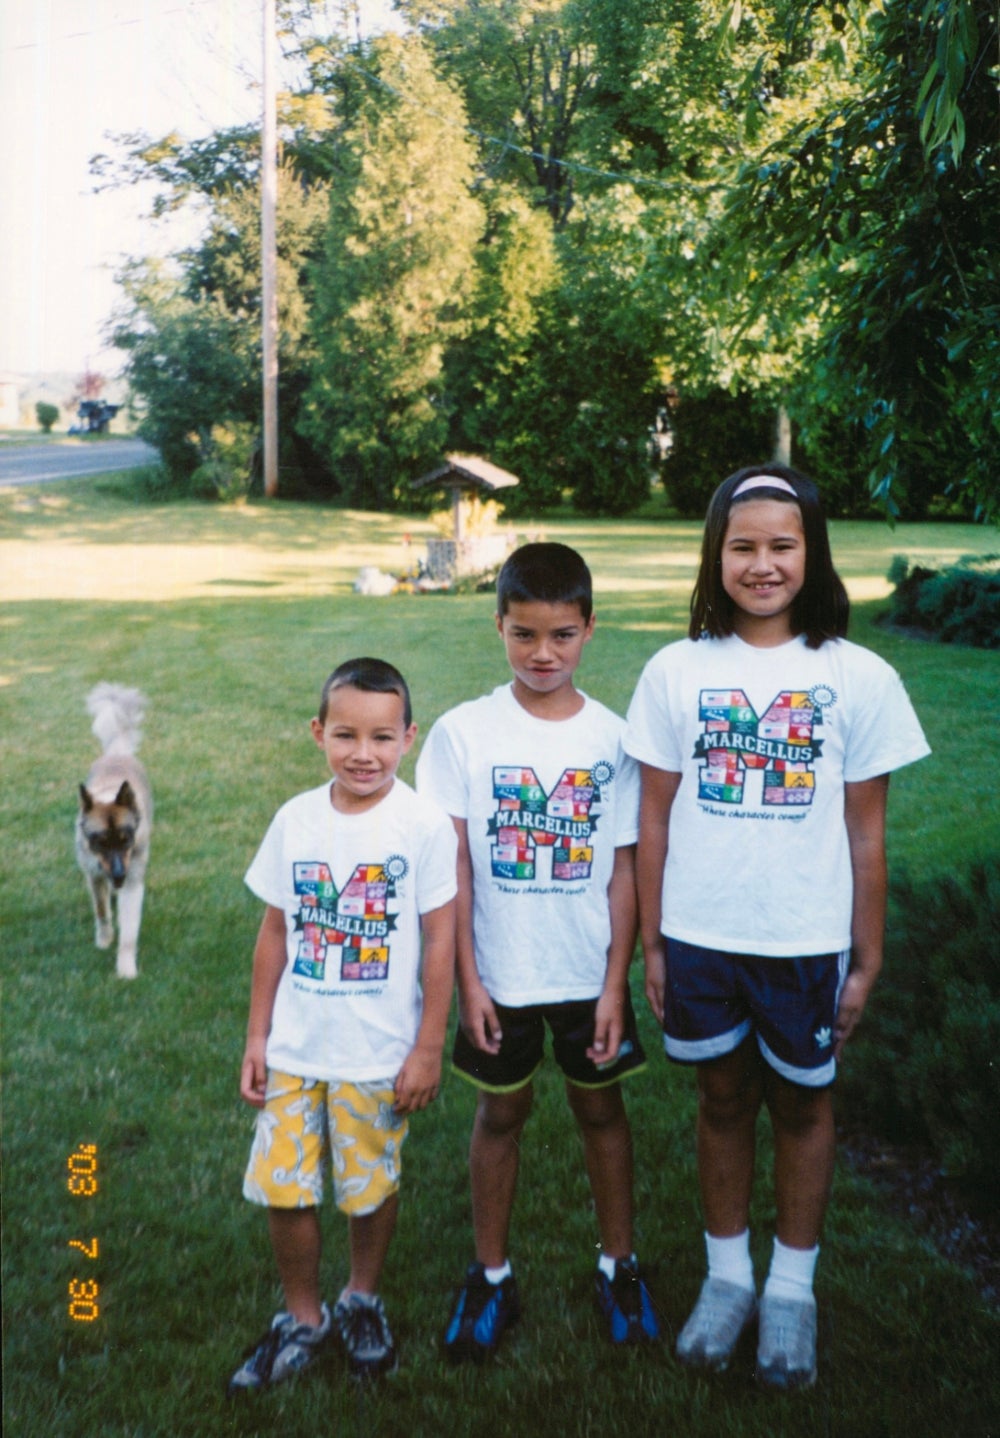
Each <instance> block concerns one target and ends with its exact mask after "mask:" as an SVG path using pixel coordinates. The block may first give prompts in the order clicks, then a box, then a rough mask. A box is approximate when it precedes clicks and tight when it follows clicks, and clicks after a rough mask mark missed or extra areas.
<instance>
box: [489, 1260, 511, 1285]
mask: <svg viewBox="0 0 1000 1438" xmlns="http://www.w3.org/2000/svg"><path fill="white" fill-rule="evenodd" d="M484 1272H485V1274H486V1281H487V1283H503V1281H504V1279H505V1278H509V1277H510V1276H511V1274H512V1273H513V1272H514V1270H513V1269H512V1268H511V1266H510V1259H509V1258H506V1259H504V1262H503V1265H502V1267H500V1268H487V1269H485V1270H484Z"/></svg>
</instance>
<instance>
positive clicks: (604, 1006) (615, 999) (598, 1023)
mask: <svg viewBox="0 0 1000 1438" xmlns="http://www.w3.org/2000/svg"><path fill="white" fill-rule="evenodd" d="M624 1010H625V995H624V994H623V993H622V992H620V991H612V992H610V993H609V992H608V990H607V989H605V990H604V992H603V993H602V994H601V996H600V998H599V999H598V1000H597V1008H596V1009H595V1010H594V1038H593V1042H592V1043H591V1045H590V1048H589V1049H588V1050H587V1057H588V1058H589V1059H590V1062H591V1063H592V1064H596V1065H597V1066H598V1068H604V1067H605V1066H606V1065H608V1064H613V1063H614V1061H615V1059H617V1057H618V1050H619V1048H620V1047H621V1041H622V1036H623V1034H624V1032H625V1019H624Z"/></svg>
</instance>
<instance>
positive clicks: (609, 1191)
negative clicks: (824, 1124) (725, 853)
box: [417, 543, 658, 1361]
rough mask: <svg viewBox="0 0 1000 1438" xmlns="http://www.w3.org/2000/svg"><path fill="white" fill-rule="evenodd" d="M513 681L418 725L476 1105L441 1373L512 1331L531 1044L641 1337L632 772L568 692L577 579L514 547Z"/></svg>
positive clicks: (546, 552)
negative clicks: (563, 1095) (461, 1254)
mask: <svg viewBox="0 0 1000 1438" xmlns="http://www.w3.org/2000/svg"><path fill="white" fill-rule="evenodd" d="M496 624H497V629H498V630H499V633H500V637H501V639H502V640H503V643H504V648H505V650H506V653H507V659H508V662H509V664H510V666H511V669H512V670H513V676H514V677H513V682H512V683H509V684H504V685H501V686H500V687H499V688H497V689H495V690H494V691H493V693H492V694H488V695H485V696H483V697H482V698H480V699H476V700H473V701H471V702H470V703H466V704H460V705H458V707H457V708H455V709H452V710H450V711H449V712H448V713H447V714H445V715H444V716H443V717H442V718H441V719H439V720H438V721H437V723H436V724H435V725H434V726H433V727H432V729H431V731H430V733H429V735H428V737H427V741H426V743H425V745H424V748H423V752H422V753H421V755H420V759H419V761H418V763H417V785H418V790H419V792H421V793H426V794H429V795H432V796H433V797H434V799H435V800H436V801H437V802H438V803H440V804H442V805H443V807H444V808H445V809H447V811H448V812H449V813H450V814H451V816H452V820H453V822H454V825H455V830H456V832H457V834H458V900H457V916H458V931H457V936H456V943H457V949H456V958H457V975H458V993H459V1018H460V1023H461V1027H460V1031H459V1033H458V1034H457V1036H456V1039H455V1050H454V1058H453V1063H454V1067H455V1069H456V1071H457V1072H458V1073H459V1074H461V1075H463V1076H464V1077H465V1078H467V1079H468V1080H469V1081H470V1082H471V1083H473V1084H474V1085H475V1086H476V1087H477V1089H478V1090H479V1097H478V1102H477V1108H476V1117H475V1123H474V1126H473V1131H472V1142H471V1147H470V1155H469V1168H470V1178H471V1188H472V1210H473V1226H474V1231H475V1249H476V1261H475V1262H474V1263H473V1264H471V1265H470V1267H469V1269H468V1272H467V1274H466V1278H465V1283H464V1285H463V1287H462V1289H461V1291H460V1293H459V1295H458V1298H457V1300H456V1303H455V1306H454V1310H453V1312H452V1314H451V1317H450V1320H449V1323H448V1327H447V1330H446V1332H445V1350H446V1352H447V1354H448V1355H449V1357H451V1358H452V1359H453V1360H455V1361H459V1360H462V1359H465V1358H472V1359H481V1358H482V1357H484V1356H485V1355H486V1354H488V1353H491V1352H492V1351H493V1350H494V1349H495V1348H496V1346H497V1344H498V1343H499V1341H500V1337H501V1334H502V1333H503V1330H504V1329H505V1328H506V1327H507V1326H508V1325H509V1324H510V1323H512V1322H514V1320H515V1319H516V1318H517V1317H518V1315H519V1311H520V1300H519V1296H518V1291H517V1284H516V1282H515V1279H514V1275H513V1270H512V1267H511V1264H510V1258H509V1255H508V1251H507V1240H508V1232H509V1227H510V1218H511V1212H512V1208H513V1203H514V1192H515V1187H516V1182H517V1173H518V1157H519V1141H520V1136H521V1131H522V1129H523V1127H524V1124H525V1121H526V1119H527V1117H528V1112H529V1110H530V1108H531V1100H532V1078H533V1075H534V1073H535V1070H536V1069H537V1068H538V1066H539V1064H540V1063H541V1061H542V1054H543V1044H544V1037H545V1027H546V1025H548V1027H549V1028H550V1030H551V1032H552V1036H553V1047H554V1052H555V1057H556V1061H557V1062H558V1064H559V1066H560V1068H561V1069H562V1071H563V1074H564V1075H565V1078H566V1092H567V1097H568V1099H569V1103H570V1107H571V1109H572V1111H573V1114H574V1116H575V1118H576V1120H577V1123H578V1125H579V1127H580V1131H581V1134H582V1137H583V1145H584V1155H585V1160H586V1167H587V1174H588V1177H589V1179H590V1186H591V1191H592V1193H593V1197H594V1207H595V1210H596V1216H597V1224H598V1229H599V1232H600V1237H601V1244H602V1252H601V1255H600V1259H599V1264H598V1272H597V1275H596V1282H597V1296H598V1302H599V1304H600V1307H601V1310H602V1312H603V1314H604V1316H605V1319H606V1321H607V1324H608V1329H609V1333H610V1336H611V1338H612V1341H614V1342H616V1343H634V1342H641V1341H645V1340H648V1339H651V1338H655V1337H656V1336H657V1334H658V1324H657V1320H656V1316H655V1314H654V1311H653V1307H652V1303H651V1301H650V1298H649V1293H648V1291H647V1289H646V1286H645V1284H644V1282H643V1281H642V1279H641V1277H640V1276H639V1273H638V1268H637V1264H636V1258H635V1255H634V1253H633V1252H632V1138H631V1131H630V1129H629V1124H628V1118H627V1116H626V1113H625V1106H624V1103H623V1100H622V1095H621V1089H620V1084H619V1080H620V1079H621V1077H622V1076H623V1075H624V1074H626V1073H628V1072H630V1071H633V1070H635V1069H637V1068H639V1067H641V1066H642V1064H643V1063H644V1055H643V1053H642V1049H641V1047H640V1045H639V1040H638V1036H637V1033H636V1025H635V1015H634V1013H633V1011H632V1004H631V1000H630V997H629V990H628V969H629V964H630V962H631V958H632V950H633V946H634V943H635V935H636V896H635V882H634V853H635V847H634V846H635V841H636V836H637V832H638V773H637V769H636V766H635V764H634V763H633V761H632V760H631V759H630V758H629V757H628V756H627V755H626V754H625V752H624V750H623V748H622V743H621V738H622V734H623V732H624V728H625V725H624V721H623V720H622V719H620V718H619V717H618V716H617V715H616V714H613V713H612V712H611V711H610V710H609V709H606V708H605V707H604V705H603V704H599V703H597V702H596V701H595V700H593V699H590V698H588V697H587V696H586V695H585V694H583V693H581V692H580V691H579V690H578V689H577V688H576V687H575V686H574V682H573V676H574V673H575V671H576V668H577V666H578V664H579V663H580V659H581V657H582V654H583V649H584V646H585V645H586V644H587V643H588V641H589V640H590V637H591V634H592V633H593V629H594V615H593V600H592V588H591V578H590V571H589V570H588V568H587V566H586V564H585V563H584V561H583V559H582V558H581V557H580V555H579V554H577V553H576V552H575V551H574V550H572V549H570V548H568V547H567V546H566V545H564V544H548V543H545V544H527V545H524V546H523V547H522V548H520V549H518V550H515V552H514V553H513V554H512V555H511V556H510V557H509V558H508V560H507V562H506V564H505V565H504V566H503V569H502V570H501V572H500V577H499V579H498V581H497V615H496Z"/></svg>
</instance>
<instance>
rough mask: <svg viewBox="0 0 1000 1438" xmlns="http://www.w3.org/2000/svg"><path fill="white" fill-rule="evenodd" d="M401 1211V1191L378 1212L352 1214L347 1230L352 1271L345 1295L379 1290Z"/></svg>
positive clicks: (382, 1205) (392, 1196)
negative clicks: (397, 1216) (397, 1218)
mask: <svg viewBox="0 0 1000 1438" xmlns="http://www.w3.org/2000/svg"><path fill="white" fill-rule="evenodd" d="M398 1212H399V1194H398V1193H391V1194H390V1195H389V1197H388V1198H387V1199H386V1200H385V1202H384V1203H383V1204H381V1206H380V1207H379V1208H377V1209H376V1210H375V1212H374V1213H365V1214H361V1215H358V1214H351V1215H350V1217H349V1218H348V1220H347V1230H348V1235H349V1239H350V1246H351V1272H350V1276H349V1277H348V1280H347V1283H346V1284H345V1285H344V1293H343V1294H342V1295H341V1297H343V1296H344V1295H345V1294H348V1293H367V1294H374V1293H378V1290H379V1281H380V1279H381V1277H382V1269H383V1267H384V1265H385V1259H386V1254H387V1253H388V1252H389V1244H390V1242H391V1241H392V1235H393V1232H394V1231H395V1228H396V1215H397V1214H398Z"/></svg>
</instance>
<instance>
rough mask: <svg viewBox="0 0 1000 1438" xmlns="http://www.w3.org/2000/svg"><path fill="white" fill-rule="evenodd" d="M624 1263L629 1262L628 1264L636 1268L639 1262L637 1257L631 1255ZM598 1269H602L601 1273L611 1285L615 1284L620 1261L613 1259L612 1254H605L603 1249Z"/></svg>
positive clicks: (623, 1260)
mask: <svg viewBox="0 0 1000 1438" xmlns="http://www.w3.org/2000/svg"><path fill="white" fill-rule="evenodd" d="M622 1262H623V1263H625V1262H628V1263H630V1264H631V1265H632V1267H633V1268H635V1266H636V1263H637V1262H638V1260H637V1259H636V1256H635V1254H634V1253H630V1254H629V1256H628V1258H627V1259H622ZM597 1267H598V1268H599V1269H600V1271H601V1272H602V1273H603V1274H604V1277H605V1278H606V1279H607V1280H608V1282H609V1283H613V1282H614V1278H615V1272H616V1270H617V1267H618V1259H617V1258H612V1257H611V1256H610V1254H607V1253H605V1252H604V1250H603V1248H602V1249H601V1256H600V1258H599V1259H598V1260H597Z"/></svg>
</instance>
